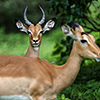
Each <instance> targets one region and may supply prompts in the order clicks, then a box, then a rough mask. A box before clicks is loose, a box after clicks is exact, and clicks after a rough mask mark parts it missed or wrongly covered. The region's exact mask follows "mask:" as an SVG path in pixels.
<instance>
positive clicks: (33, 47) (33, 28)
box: [15, 6, 55, 58]
mask: <svg viewBox="0 0 100 100" xmlns="http://www.w3.org/2000/svg"><path fill="white" fill-rule="evenodd" d="M39 7H40V6H39ZM27 8H28V6H26V8H25V11H24V20H25V23H26V24H27V25H26V24H23V23H22V22H21V21H19V20H15V21H16V26H17V27H18V29H19V30H20V31H24V32H26V33H27V34H28V35H29V40H30V42H29V48H28V50H27V52H26V54H25V55H24V56H25V57H33V58H34V57H38V56H39V49H40V45H41V38H42V34H43V33H45V32H46V31H49V30H51V29H52V28H53V27H54V24H55V18H53V19H51V20H49V21H48V22H47V23H46V24H45V25H44V27H43V28H42V26H41V25H42V24H43V23H44V22H45V13H44V11H43V9H42V8H41V7H40V9H41V11H42V13H43V17H42V19H41V21H39V22H38V23H37V24H36V25H34V24H32V23H31V22H30V21H29V20H28V19H27V17H26V11H27Z"/></svg>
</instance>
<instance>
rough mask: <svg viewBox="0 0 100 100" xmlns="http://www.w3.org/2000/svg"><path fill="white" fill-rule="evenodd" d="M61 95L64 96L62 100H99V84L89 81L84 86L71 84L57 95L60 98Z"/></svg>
mask: <svg viewBox="0 0 100 100" xmlns="http://www.w3.org/2000/svg"><path fill="white" fill-rule="evenodd" d="M62 95H64V96H65V97H64V98H70V99H71V100H100V82H99V81H97V82H96V81H95V80H90V81H88V82H87V83H86V84H73V85H71V86H70V87H69V88H67V89H65V90H64V91H63V92H62V93H61V94H59V96H60V97H62ZM59 96H58V98H59ZM70 99H68V100H70ZM59 100H66V99H59Z"/></svg>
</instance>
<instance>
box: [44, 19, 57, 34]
mask: <svg viewBox="0 0 100 100" xmlns="http://www.w3.org/2000/svg"><path fill="white" fill-rule="evenodd" d="M55 20H56V18H52V19H51V20H49V21H48V22H47V23H46V24H45V25H44V27H43V33H45V32H46V31H49V30H51V29H52V28H53V27H54V25H55Z"/></svg>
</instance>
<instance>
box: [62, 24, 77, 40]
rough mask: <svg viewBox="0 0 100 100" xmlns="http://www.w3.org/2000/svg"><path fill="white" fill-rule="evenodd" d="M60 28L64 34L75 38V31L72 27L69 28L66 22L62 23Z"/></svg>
mask: <svg viewBox="0 0 100 100" xmlns="http://www.w3.org/2000/svg"><path fill="white" fill-rule="evenodd" d="M61 29H62V31H63V33H64V34H66V35H67V36H70V37H71V38H73V39H76V38H75V35H76V32H75V31H74V30H73V29H72V28H70V27H69V26H68V25H67V24H64V25H62V26H61Z"/></svg>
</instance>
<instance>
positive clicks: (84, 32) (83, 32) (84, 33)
mask: <svg viewBox="0 0 100 100" xmlns="http://www.w3.org/2000/svg"><path fill="white" fill-rule="evenodd" d="M84 34H85V35H87V36H89V35H88V34H87V33H86V32H82V33H81V35H84Z"/></svg>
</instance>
